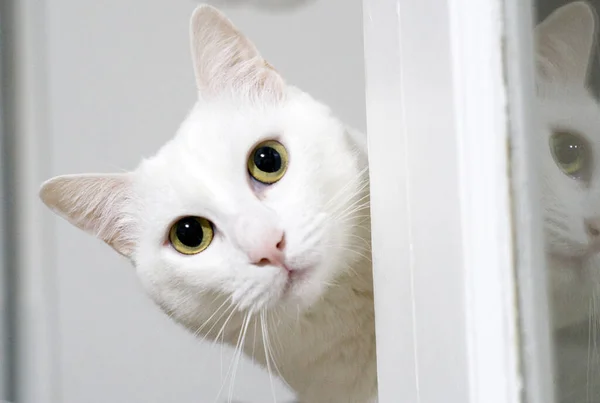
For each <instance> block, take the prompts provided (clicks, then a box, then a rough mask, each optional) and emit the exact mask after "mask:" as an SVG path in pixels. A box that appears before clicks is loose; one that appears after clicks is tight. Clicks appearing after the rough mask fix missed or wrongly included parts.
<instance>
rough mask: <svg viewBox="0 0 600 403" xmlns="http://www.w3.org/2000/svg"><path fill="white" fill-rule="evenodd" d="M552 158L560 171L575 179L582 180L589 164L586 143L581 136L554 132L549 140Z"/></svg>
mask: <svg viewBox="0 0 600 403" xmlns="http://www.w3.org/2000/svg"><path fill="white" fill-rule="evenodd" d="M550 149H551V151H552V157H553V158H554V161H555V162H556V164H557V165H558V167H559V168H560V170H561V171H563V172H564V173H565V174H566V175H569V176H571V177H573V178H576V179H584V177H585V175H586V174H587V173H588V172H589V166H590V164H591V161H590V155H589V153H588V147H587V141H586V140H585V138H583V136H581V135H579V134H577V133H573V132H568V131H555V132H554V133H553V134H552V137H551V138H550Z"/></svg>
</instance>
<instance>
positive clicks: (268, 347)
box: [265, 311, 293, 389]
mask: <svg viewBox="0 0 600 403" xmlns="http://www.w3.org/2000/svg"><path fill="white" fill-rule="evenodd" d="M265 317H266V319H267V320H266V322H267V326H265V341H266V346H267V354H268V356H269V357H270V359H267V361H269V360H270V361H271V362H272V363H273V367H274V368H275V371H276V372H277V374H278V375H279V379H281V380H282V381H283V383H284V384H285V385H286V386H287V387H288V388H290V389H293V388H292V387H291V386H290V384H289V383H287V381H286V380H285V378H284V377H283V375H282V374H281V371H279V368H278V367H277V363H276V362H275V355H274V354H273V350H272V349H271V339H270V338H269V326H268V312H266V311H265Z"/></svg>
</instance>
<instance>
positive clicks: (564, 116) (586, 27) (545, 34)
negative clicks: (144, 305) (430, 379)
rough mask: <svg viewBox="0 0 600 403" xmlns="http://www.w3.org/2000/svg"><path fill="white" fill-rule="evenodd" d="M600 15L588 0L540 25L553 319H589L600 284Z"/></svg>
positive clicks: (561, 322)
mask: <svg viewBox="0 0 600 403" xmlns="http://www.w3.org/2000/svg"><path fill="white" fill-rule="evenodd" d="M595 37H596V15H595V13H594V11H593V9H592V8H591V7H590V6H589V5H588V4H587V3H586V2H583V1H578V2H573V3H569V4H567V5H566V6H563V7H561V8H559V9H558V10H556V11H554V12H553V13H552V14H551V15H550V16H549V17H548V18H546V19H545V20H544V21H543V22H542V23H540V24H539V25H538V27H537V28H536V39H537V70H538V82H537V91H538V105H537V107H538V109H537V112H538V116H539V117H540V121H539V124H540V130H539V133H540V135H541V137H540V142H539V150H540V152H541V157H542V158H541V161H542V164H543V166H542V168H541V170H542V173H543V180H542V196H543V206H544V226H545V228H544V230H545V234H546V248H547V255H548V265H549V266H550V267H549V274H550V283H551V298H552V304H553V306H552V308H553V309H552V311H553V319H554V326H555V328H557V329H560V328H563V327H566V326H569V325H573V324H576V323H581V322H583V321H587V320H588V317H589V314H590V307H591V305H590V304H592V303H593V300H594V298H593V297H594V293H595V289H596V287H597V286H598V284H600V261H599V259H598V255H597V252H598V251H600V105H599V104H598V101H597V100H596V99H595V98H594V97H593V96H592V94H591V93H590V91H589V90H588V89H587V85H586V84H587V76H588V69H589V65H590V59H591V55H592V53H593V52H592V51H593V47H594V44H595Z"/></svg>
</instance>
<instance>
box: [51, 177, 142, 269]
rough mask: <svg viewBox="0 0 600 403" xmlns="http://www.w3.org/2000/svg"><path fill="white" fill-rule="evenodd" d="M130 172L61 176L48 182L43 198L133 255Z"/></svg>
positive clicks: (77, 223)
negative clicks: (129, 212)
mask: <svg viewBox="0 0 600 403" xmlns="http://www.w3.org/2000/svg"><path fill="white" fill-rule="evenodd" d="M130 191H131V180H130V176H129V175H128V174H113V175H101V174H97V175H95V174H89V175H65V176H57V177H55V178H52V179H50V180H49V181H47V182H45V183H44V184H43V185H42V187H41V189H40V198H41V199H42V201H43V202H44V203H45V204H46V205H47V206H48V207H50V209H51V210H53V211H54V212H55V213H57V214H58V215H59V216H61V217H63V218H65V219H67V220H68V221H69V222H70V223H71V224H73V225H75V226H76V227H78V228H80V229H82V230H84V231H86V232H89V233H92V234H93V235H96V236H97V237H98V238H100V239H102V240H103V241H104V242H106V243H107V244H108V245H110V246H111V247H113V248H114V249H115V250H116V251H117V252H119V253H120V254H121V255H124V256H127V257H131V254H132V253H133V248H134V235H133V234H134V231H135V228H134V225H133V224H134V220H133V219H132V217H131V216H130V215H129V214H128V213H127V212H128V211H131V208H130V207H129V203H131V194H130Z"/></svg>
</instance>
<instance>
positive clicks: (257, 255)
mask: <svg viewBox="0 0 600 403" xmlns="http://www.w3.org/2000/svg"><path fill="white" fill-rule="evenodd" d="M284 248H285V234H284V233H283V231H274V232H272V233H271V234H269V236H267V237H265V239H264V240H263V241H262V242H258V243H257V245H256V246H255V247H254V248H252V249H251V250H250V251H249V252H248V258H250V261H251V262H252V263H254V264H255V265H258V266H266V265H273V266H280V267H284V254H283V250H284Z"/></svg>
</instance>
